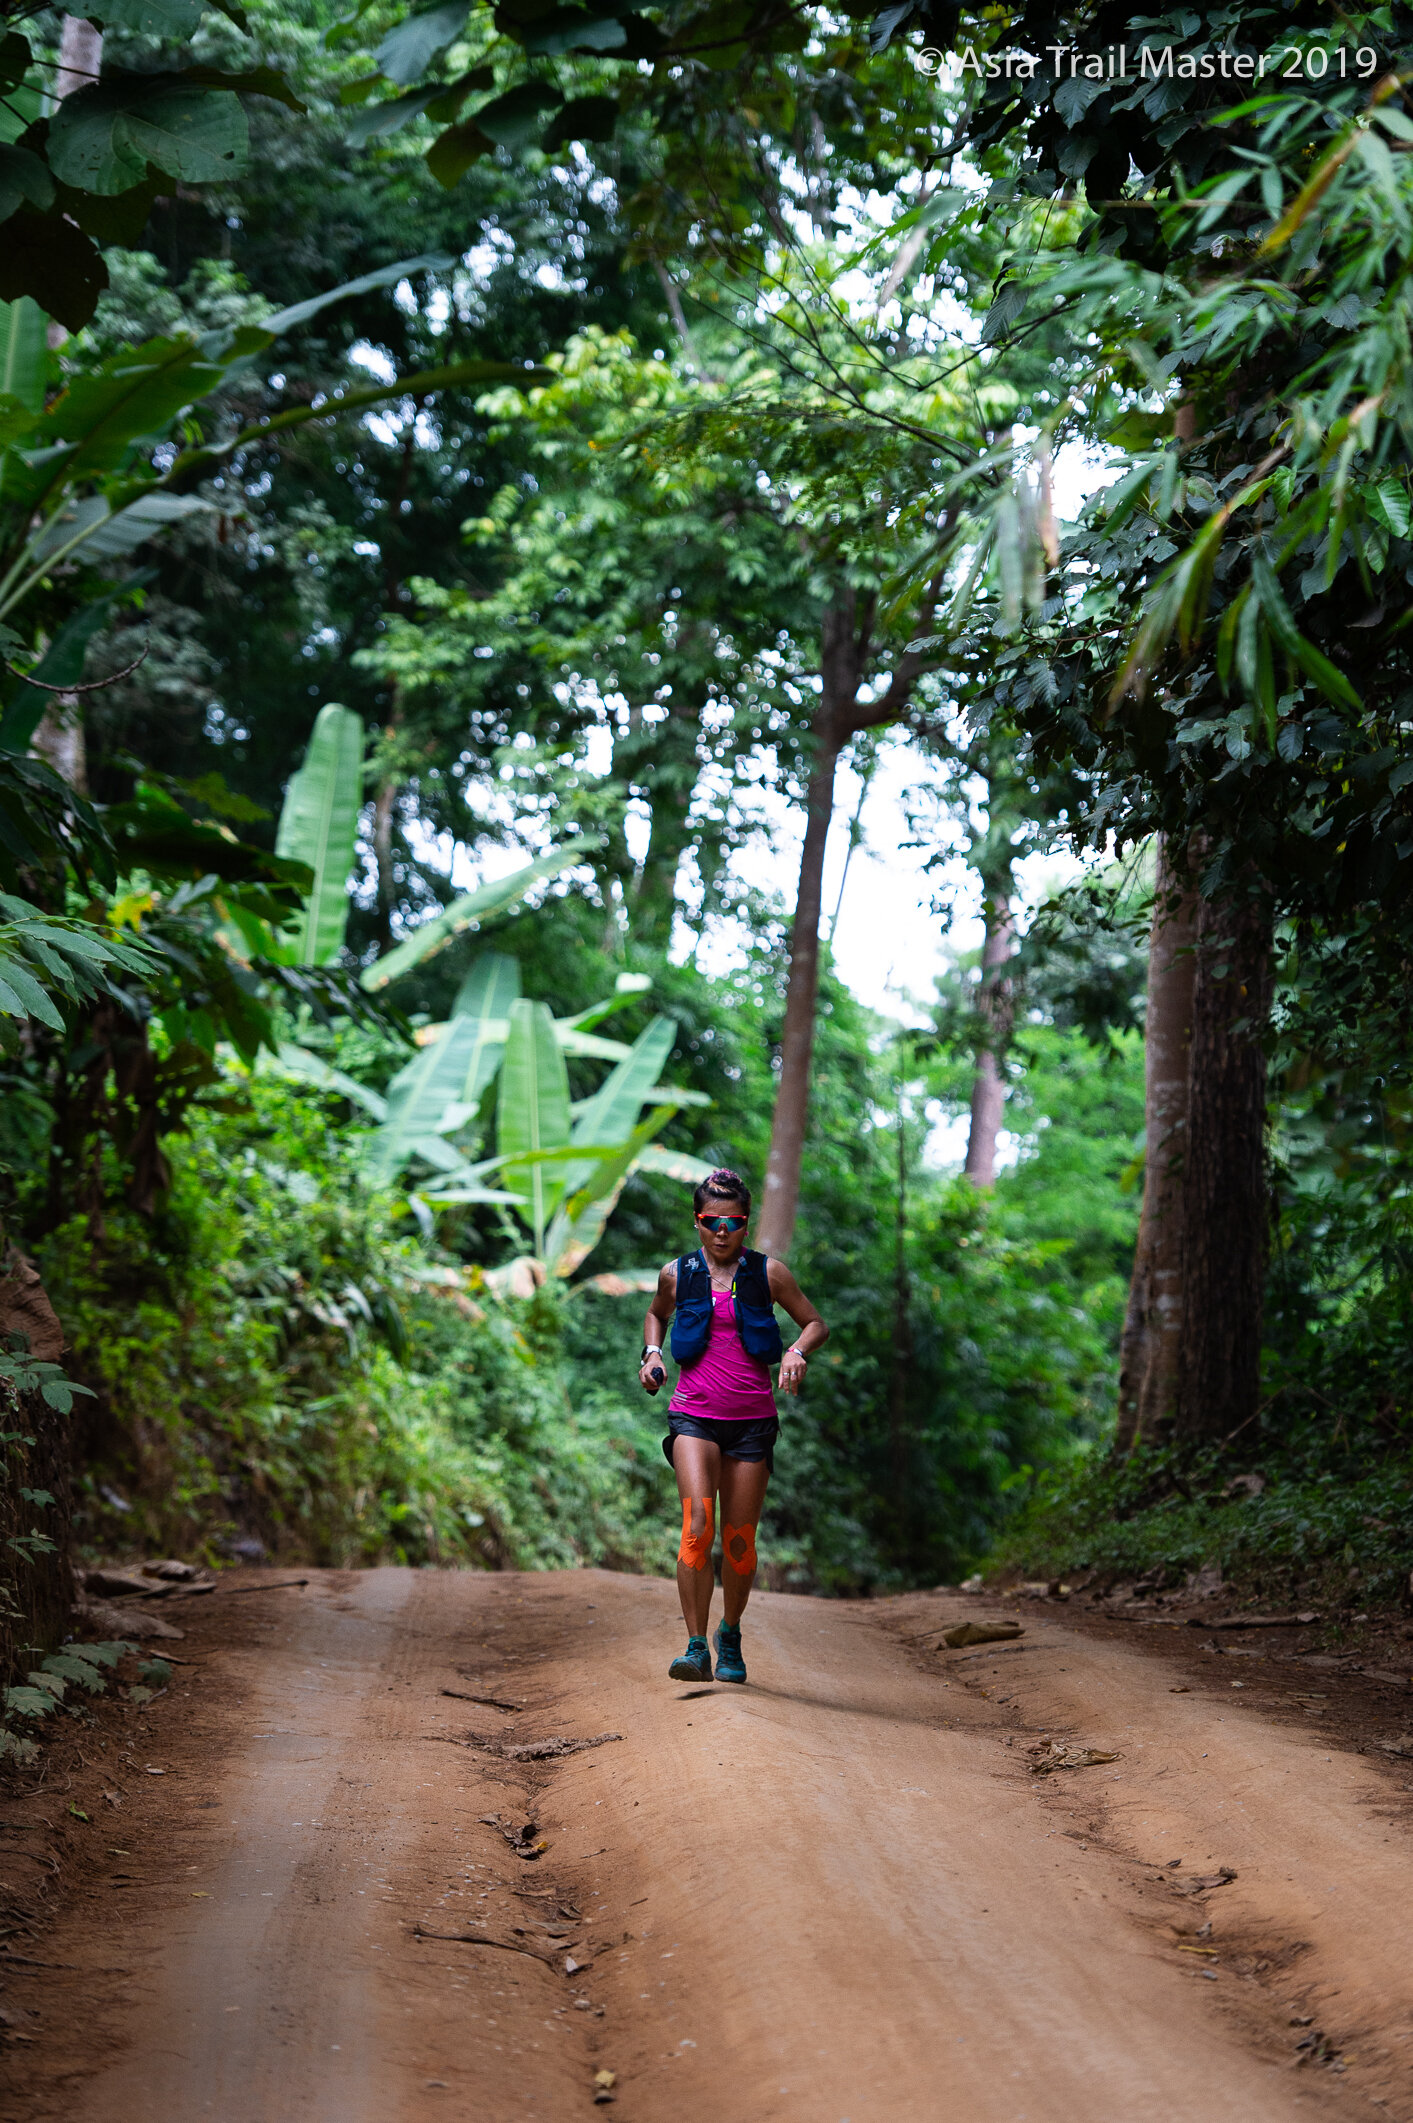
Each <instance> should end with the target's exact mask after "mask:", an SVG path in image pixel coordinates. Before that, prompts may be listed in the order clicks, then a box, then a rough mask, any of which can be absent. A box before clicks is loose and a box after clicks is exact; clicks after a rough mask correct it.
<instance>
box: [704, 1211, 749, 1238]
mask: <svg viewBox="0 0 1413 2123" xmlns="http://www.w3.org/2000/svg"><path fill="white" fill-rule="evenodd" d="M747 1221H748V1219H747V1218H746V1217H744V1216H699V1217H698V1218H697V1222H698V1223H699V1224H700V1225H701V1227H702V1229H703V1230H704V1231H710V1232H713V1233H714V1234H715V1236H716V1237H718V1238H720V1236H721V1234H722V1233H723V1232H736V1231H744V1230H745V1228H746V1224H747Z"/></svg>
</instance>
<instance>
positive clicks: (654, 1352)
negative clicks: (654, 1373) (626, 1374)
mask: <svg viewBox="0 0 1413 2123" xmlns="http://www.w3.org/2000/svg"><path fill="white" fill-rule="evenodd" d="M661 1355H662V1345H661V1343H658V1344H657V1346H656V1347H654V1345H653V1343H651V1342H644V1344H643V1353H642V1355H641V1356H640V1357H639V1358H638V1369H639V1370H640V1371H641V1370H642V1368H643V1366H644V1364H645V1363H646V1362H647V1360H648V1358H649V1357H650V1356H661Z"/></svg>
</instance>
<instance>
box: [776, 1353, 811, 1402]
mask: <svg viewBox="0 0 1413 2123" xmlns="http://www.w3.org/2000/svg"><path fill="white" fill-rule="evenodd" d="M805 1371H806V1365H805V1360H804V1358H803V1357H802V1356H801V1354H800V1352H799V1350H798V1349H787V1350H786V1351H785V1354H784V1355H783V1356H782V1357H781V1359H780V1391H781V1392H782V1393H792V1394H798V1392H799V1390H800V1388H801V1386H803V1384H804V1383H805Z"/></svg>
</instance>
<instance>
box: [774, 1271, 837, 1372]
mask: <svg viewBox="0 0 1413 2123" xmlns="http://www.w3.org/2000/svg"><path fill="white" fill-rule="evenodd" d="M766 1275H767V1277H768V1278H769V1282H770V1294H771V1296H772V1298H773V1299H774V1300H775V1302H776V1304H777V1305H779V1306H780V1307H781V1309H782V1310H783V1311H785V1312H788V1313H789V1315H790V1317H791V1319H792V1320H793V1321H794V1322H795V1325H796V1326H797V1327H798V1328H799V1329H800V1332H799V1334H798V1335H797V1336H796V1337H795V1341H794V1344H793V1346H792V1347H791V1348H789V1349H787V1350H786V1351H785V1354H784V1356H783V1357H782V1358H781V1359H780V1391H781V1392H782V1393H798V1392H799V1390H800V1388H801V1386H802V1385H803V1384H804V1382H805V1363H806V1359H807V1358H809V1357H810V1356H812V1355H813V1354H814V1352H815V1350H816V1349H822V1348H823V1347H824V1345H825V1343H826V1342H827V1341H828V1339H829V1329H828V1328H827V1327H826V1326H825V1324H824V1321H823V1320H822V1319H821V1318H820V1316H819V1314H818V1312H817V1311H816V1310H815V1308H814V1306H813V1305H812V1304H811V1303H810V1301H809V1299H808V1298H807V1297H806V1296H805V1293H804V1291H803V1290H802V1289H801V1288H800V1286H799V1284H798V1283H797V1282H796V1281H795V1278H794V1276H793V1275H792V1274H791V1273H790V1271H789V1269H788V1268H787V1267H786V1266H785V1263H784V1262H783V1261H778V1260H775V1259H774V1258H772V1259H771V1260H770V1261H769V1263H768V1264H767V1267H766Z"/></svg>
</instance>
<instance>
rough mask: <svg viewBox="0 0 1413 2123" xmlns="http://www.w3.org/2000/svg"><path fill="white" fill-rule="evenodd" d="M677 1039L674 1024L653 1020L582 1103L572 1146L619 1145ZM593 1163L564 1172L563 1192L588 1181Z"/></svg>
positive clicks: (635, 1120)
mask: <svg viewBox="0 0 1413 2123" xmlns="http://www.w3.org/2000/svg"><path fill="white" fill-rule="evenodd" d="M676 1036H677V1021H676V1019H675V1018H671V1017H655V1018H654V1019H653V1021H652V1023H651V1024H650V1025H649V1026H648V1027H647V1030H646V1031H644V1032H642V1033H640V1034H639V1036H638V1038H637V1039H636V1040H635V1041H634V1042H633V1046H632V1049H631V1051H630V1052H629V1053H628V1054H626V1055H625V1056H624V1058H623V1060H622V1061H621V1062H618V1063H617V1064H616V1065H615V1066H614V1067H613V1068H612V1069H610V1071H609V1073H608V1075H607V1076H606V1077H605V1078H604V1080H603V1082H602V1083H601V1084H600V1085H599V1088H598V1090H597V1091H595V1092H594V1093H593V1095H592V1097H590V1098H587V1099H585V1100H584V1101H583V1103H582V1105H581V1106H580V1108H579V1112H578V1116H577V1118H576V1119H575V1122H574V1127H573V1131H572V1133H571V1135H570V1138H569V1139H570V1141H571V1142H572V1143H574V1144H576V1145H577V1144H588V1143H621V1142H622V1141H624V1139H625V1138H626V1137H627V1135H628V1134H629V1132H630V1130H631V1129H633V1128H634V1127H635V1126H636V1125H637V1120H638V1115H639V1113H640V1112H641V1110H642V1108H643V1105H644V1103H645V1101H646V1099H647V1095H648V1092H649V1091H650V1090H651V1089H652V1086H653V1085H654V1084H655V1083H656V1081H657V1074H658V1071H659V1069H660V1068H661V1067H662V1065H663V1063H664V1062H665V1061H666V1059H667V1057H668V1055H669V1054H670V1053H671V1052H672V1042H673V1040H674V1039H675V1038H676ZM591 1170H592V1161H590V1162H589V1163H586V1164H585V1165H583V1166H582V1167H580V1166H576V1165H571V1166H570V1167H569V1168H568V1169H567V1170H566V1171H565V1173H564V1191H565V1193H566V1194H571V1195H572V1194H574V1193H575V1192H576V1191H577V1190H578V1189H579V1188H580V1187H582V1186H583V1185H585V1184H586V1182H587V1181H588V1178H589V1175H590V1172H591Z"/></svg>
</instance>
